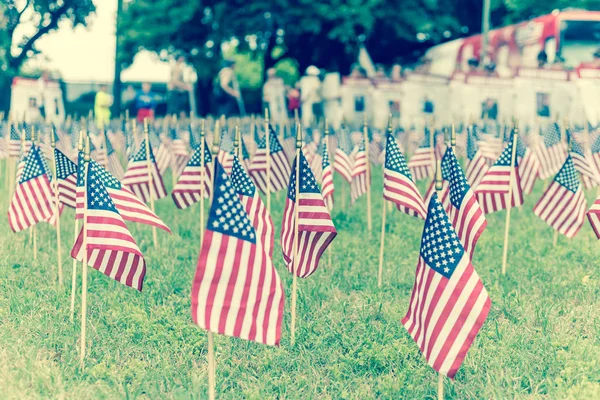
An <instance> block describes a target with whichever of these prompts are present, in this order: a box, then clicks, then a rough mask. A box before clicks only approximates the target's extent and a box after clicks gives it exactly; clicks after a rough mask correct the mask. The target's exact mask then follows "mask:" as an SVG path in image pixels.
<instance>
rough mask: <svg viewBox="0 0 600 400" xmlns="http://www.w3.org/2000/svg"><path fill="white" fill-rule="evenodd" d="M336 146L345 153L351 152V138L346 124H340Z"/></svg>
mask: <svg viewBox="0 0 600 400" xmlns="http://www.w3.org/2000/svg"><path fill="white" fill-rule="evenodd" d="M337 140H338V148H339V149H340V150H342V151H343V152H344V153H346V154H350V153H351V152H352V138H351V134H350V130H349V129H348V128H347V127H346V126H342V127H341V128H340V130H339V131H338V133H337Z"/></svg>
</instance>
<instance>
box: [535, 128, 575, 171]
mask: <svg viewBox="0 0 600 400" xmlns="http://www.w3.org/2000/svg"><path fill="white" fill-rule="evenodd" d="M534 151H535V152H536V154H537V156H538V159H539V161H540V179H546V178H550V177H551V176H553V175H554V174H556V173H557V172H558V170H559V169H560V168H561V166H562V165H563V163H564V162H565V158H566V157H567V146H566V144H565V143H564V142H562V141H561V135H560V127H559V126H558V124H557V123H552V124H550V126H549V127H548V130H547V131H546V134H545V135H544V140H543V141H541V142H540V143H538V145H537V146H536V147H535V148H534Z"/></svg>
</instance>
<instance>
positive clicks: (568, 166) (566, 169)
mask: <svg viewBox="0 0 600 400" xmlns="http://www.w3.org/2000/svg"><path fill="white" fill-rule="evenodd" d="M554 180H555V181H556V182H558V183H560V184H561V185H562V186H564V187H565V189H568V190H570V191H571V192H573V193H575V192H576V191H577V189H579V178H578V177H577V174H576V173H575V166H574V165H573V160H572V159H571V156H567V161H565V163H564V164H563V166H562V168H561V169H560V171H558V174H556V177H554Z"/></svg>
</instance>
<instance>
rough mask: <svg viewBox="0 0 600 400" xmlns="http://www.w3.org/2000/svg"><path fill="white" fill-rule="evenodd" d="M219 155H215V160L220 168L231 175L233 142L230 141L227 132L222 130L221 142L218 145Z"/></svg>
mask: <svg viewBox="0 0 600 400" xmlns="http://www.w3.org/2000/svg"><path fill="white" fill-rule="evenodd" d="M219 146H220V147H219V154H218V155H217V159H218V160H219V163H221V166H222V167H223V169H224V170H225V172H227V174H228V175H230V174H231V169H232V168H233V151H234V148H233V141H232V140H231V135H230V133H229V132H228V131H227V130H224V131H223V132H222V134H221V142H220V143H219Z"/></svg>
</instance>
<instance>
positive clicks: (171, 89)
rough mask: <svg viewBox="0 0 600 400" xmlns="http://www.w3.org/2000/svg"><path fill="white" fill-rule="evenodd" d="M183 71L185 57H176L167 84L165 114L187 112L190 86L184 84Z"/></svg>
mask: <svg viewBox="0 0 600 400" xmlns="http://www.w3.org/2000/svg"><path fill="white" fill-rule="evenodd" d="M184 70H185V57H184V56H179V57H177V61H176V62H175V64H174V65H173V67H172V68H171V75H170V77H169V82H168V83H167V91H168V92H167V114H169V115H171V114H177V115H179V114H180V113H182V112H183V113H185V114H187V113H188V112H189V105H188V101H189V92H190V90H191V87H190V85H188V84H187V83H185V81H184V78H183V73H184Z"/></svg>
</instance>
